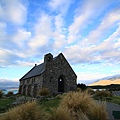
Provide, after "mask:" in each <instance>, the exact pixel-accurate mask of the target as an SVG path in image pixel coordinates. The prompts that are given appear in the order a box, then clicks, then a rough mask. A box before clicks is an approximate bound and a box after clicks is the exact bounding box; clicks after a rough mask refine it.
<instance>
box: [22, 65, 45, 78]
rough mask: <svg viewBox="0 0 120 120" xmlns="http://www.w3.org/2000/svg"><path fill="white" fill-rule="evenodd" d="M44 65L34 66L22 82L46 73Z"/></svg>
mask: <svg viewBox="0 0 120 120" xmlns="http://www.w3.org/2000/svg"><path fill="white" fill-rule="evenodd" d="M44 66H45V65H44V63H42V64H40V65H37V66H34V67H33V68H32V69H31V70H30V71H29V72H28V73H27V74H25V75H24V76H23V77H22V78H21V79H20V80H24V79H27V78H30V77H33V76H37V75H40V74H41V73H42V72H43V71H44V68H45V67H44Z"/></svg>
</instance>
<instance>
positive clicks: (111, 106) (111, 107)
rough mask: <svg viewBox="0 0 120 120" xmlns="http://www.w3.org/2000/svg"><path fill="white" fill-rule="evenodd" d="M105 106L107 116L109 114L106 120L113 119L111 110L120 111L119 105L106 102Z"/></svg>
mask: <svg viewBox="0 0 120 120" xmlns="http://www.w3.org/2000/svg"><path fill="white" fill-rule="evenodd" d="M106 108H107V112H108V116H109V119H108V120H114V117H113V115H112V112H113V111H120V105H117V104H114V103H110V102H107V103H106Z"/></svg>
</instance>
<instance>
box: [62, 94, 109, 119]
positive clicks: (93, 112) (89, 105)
mask: <svg viewBox="0 0 120 120" xmlns="http://www.w3.org/2000/svg"><path fill="white" fill-rule="evenodd" d="M60 107H62V108H63V109H65V108H66V109H68V111H69V114H70V116H71V118H72V120H107V113H106V109H105V106H104V104H100V103H96V101H95V100H94V99H93V98H92V97H91V95H90V94H88V93H87V92H81V93H80V92H69V93H68V94H67V95H66V96H64V98H63V99H62V101H61V104H60Z"/></svg>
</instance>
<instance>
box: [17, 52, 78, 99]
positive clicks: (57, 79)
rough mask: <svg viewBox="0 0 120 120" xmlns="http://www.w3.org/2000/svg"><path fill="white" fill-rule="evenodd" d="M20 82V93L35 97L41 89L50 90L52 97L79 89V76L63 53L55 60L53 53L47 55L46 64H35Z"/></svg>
mask: <svg viewBox="0 0 120 120" xmlns="http://www.w3.org/2000/svg"><path fill="white" fill-rule="evenodd" d="M19 81H20V86H19V93H20V94H24V95H29V96H34V97H36V96H38V95H39V91H40V89H41V88H48V89H49V90H50V93H51V95H56V94H59V93H63V92H69V91H74V90H76V88H77V76H76V74H75V72H74V71H73V69H72V67H71V66H70V64H69V63H68V61H67V60H66V58H65V57H64V55H63V54H62V53H60V54H59V55H58V56H56V57H54V58H53V55H52V54H51V53H49V54H46V55H45V56H44V62H43V63H42V64H40V65H36V64H35V66H34V67H33V68H32V69H31V70H30V71H29V72H28V73H26V74H25V75H24V76H23V77H22V78H21V79H20V80H19Z"/></svg>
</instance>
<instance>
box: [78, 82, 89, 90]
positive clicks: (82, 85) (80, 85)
mask: <svg viewBox="0 0 120 120" xmlns="http://www.w3.org/2000/svg"><path fill="white" fill-rule="evenodd" d="M77 88H81V90H83V91H84V90H86V88H87V87H86V85H85V84H83V83H81V84H80V83H78V84H77Z"/></svg>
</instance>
